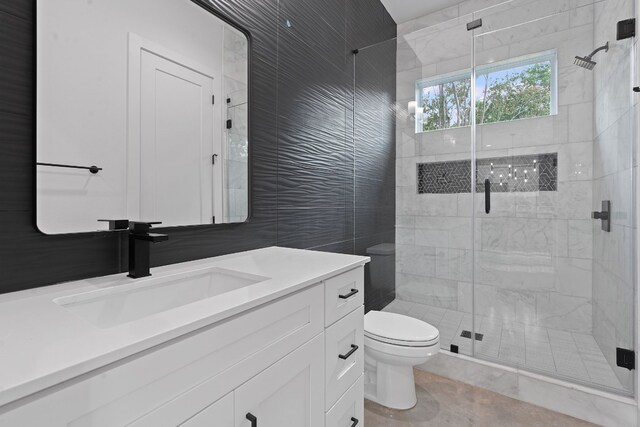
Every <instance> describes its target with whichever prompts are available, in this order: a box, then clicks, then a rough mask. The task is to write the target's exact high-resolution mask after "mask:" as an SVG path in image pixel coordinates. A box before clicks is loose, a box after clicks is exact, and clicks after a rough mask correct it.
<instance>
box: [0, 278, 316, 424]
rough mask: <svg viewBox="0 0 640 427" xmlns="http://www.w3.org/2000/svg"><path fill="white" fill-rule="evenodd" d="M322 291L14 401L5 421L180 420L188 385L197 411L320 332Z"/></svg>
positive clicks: (289, 298) (306, 293)
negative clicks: (184, 394)
mask: <svg viewBox="0 0 640 427" xmlns="http://www.w3.org/2000/svg"><path fill="white" fill-rule="evenodd" d="M323 292H324V290H323V287H322V286H321V285H315V286H313V287H311V288H308V289H305V290H303V291H300V292H297V293H295V294H292V295H289V296H287V297H285V298H282V299H279V300H276V301H273V302H271V303H268V304H265V305H263V306H259V307H256V308H254V309H251V310H248V311H247V312H244V313H241V314H239V315H237V316H234V317H232V318H230V319H228V320H225V321H222V322H219V323H217V324H214V325H211V326H208V327H206V328H203V329H201V330H198V331H194V332H192V333H190V334H187V335H185V336H183V337H180V338H177V339H174V340H172V341H169V342H167V343H165V344H162V345H160V346H158V347H155V348H153V349H149V350H147V351H144V352H142V353H139V354H137V355H134V356H131V357H128V358H126V359H124V360H122V361H120V362H117V363H114V364H113V365H110V366H107V367H104V368H102V369H99V370H98V371H96V372H92V373H88V374H85V375H83V376H80V377H78V378H76V379H74V380H71V381H69V382H67V383H65V384H61V385H59V386H55V387H53V388H51V389H49V390H47V391H43V392H41V393H38V394H37V395H34V396H32V397H29V398H28V399H24V400H25V401H26V402H25V403H24V404H21V402H20V401H19V402H16V403H15V404H12V405H11V406H12V408H11V409H9V410H8V411H7V412H4V413H3V412H2V411H1V410H0V426H2V427H4V426H22V425H24V426H41V425H42V426H44V425H46V426H47V427H62V426H68V425H72V426H73V427H84V426H87V427H88V426H91V427H101V426H104V427H112V426H115V425H127V424H129V423H131V422H133V421H134V420H141V419H142V417H147V416H149V417H148V418H145V422H146V421H149V423H146V424H144V425H154V426H161V425H162V426H164V425H171V426H176V425H179V424H180V423H181V422H184V421H185V419H184V418H182V414H183V413H184V408H183V405H185V401H184V400H181V399H178V397H179V396H181V395H182V394H183V393H185V392H187V391H189V390H192V389H194V388H196V386H197V388H198V390H199V393H197V394H193V395H191V397H190V399H189V400H188V402H186V403H187V404H188V405H189V408H190V412H191V413H192V414H195V413H198V412H200V411H202V410H204V409H205V408H207V407H208V406H209V405H211V404H212V402H216V401H217V400H218V399H221V398H222V397H224V396H225V395H226V394H227V393H229V391H231V390H233V389H234V388H236V387H238V386H239V385H241V384H242V383H244V382H245V381H247V380H249V379H250V378H251V377H253V376H254V375H256V374H258V373H259V372H261V371H262V370H264V369H265V368H266V367H268V366H270V365H271V364H273V363H275V362H276V361H278V360H280V359H281V358H283V357H284V356H286V355H287V354H289V353H291V352H292V351H293V350H295V349H296V348H298V347H300V346H301V345H303V344H304V343H306V342H307V341H309V340H310V339H312V338H313V337H315V336H317V335H318V334H321V333H322V332H323V330H324V326H323V324H324V322H323V317H324V316H323V314H324V313H323V307H322V296H323ZM174 405H175V408H176V409H175V410H171V408H172V407H174ZM165 406H166V408H165ZM161 407H163V411H162V412H158V413H155V412H156V410H157V409H159V408H161ZM2 409H5V408H2ZM164 409H166V410H164ZM154 413H155V415H153V414H154ZM153 420H156V423H155V424H154V423H153V422H152V421H153Z"/></svg>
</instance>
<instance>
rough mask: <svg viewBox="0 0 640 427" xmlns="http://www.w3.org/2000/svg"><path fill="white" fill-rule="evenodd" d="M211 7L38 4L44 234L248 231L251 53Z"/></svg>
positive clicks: (40, 218) (169, 2)
mask: <svg viewBox="0 0 640 427" xmlns="http://www.w3.org/2000/svg"><path fill="white" fill-rule="evenodd" d="M200 3H201V2H192V1H189V0H187V1H182V0H136V1H135V2H131V1H129V0H109V1H89V2H87V1H70V0H37V2H36V4H37V18H38V23H37V77H36V78H37V91H36V97H37V103H36V104H37V116H36V145H37V146H36V156H37V157H36V162H38V163H41V164H40V165H39V166H38V167H37V169H36V186H37V187H36V188H37V203H36V221H37V226H38V229H39V230H41V231H43V232H44V233H48V234H59V233H72V232H88V231H95V230H107V224H106V223H102V222H98V221H97V220H98V219H100V218H111V219H125V218H126V219H129V220H133V221H162V223H163V224H162V225H163V226H188V225H200V224H212V223H214V222H215V223H216V224H218V223H229V222H236V223H237V222H243V221H245V220H246V219H247V217H248V215H249V210H248V207H249V197H248V195H249V179H248V177H249V166H248V163H249V137H248V131H249V126H248V117H249V105H248V88H249V69H248V67H249V63H248V55H249V42H248V39H247V37H246V35H245V34H244V33H243V32H242V31H240V30H238V29H237V28H234V26H233V25H231V24H229V23H226V22H224V21H223V20H222V19H220V18H219V17H217V16H216V15H214V14H213V13H211V12H210V11H208V10H206V8H203V6H202V5H201V4H200ZM212 95H215V103H213V104H212ZM227 120H231V122H232V124H233V126H231V127H230V128H227ZM216 154H217V157H215V159H216V160H215V164H213V161H212V160H213V156H214V155H216ZM44 163H46V164H49V165H46V164H44ZM51 164H57V165H58V166H60V165H62V166H65V165H67V166H69V165H71V166H74V165H76V166H87V167H88V166H91V165H96V166H97V167H99V168H101V169H100V170H99V171H98V172H97V173H91V172H90V171H88V170H84V169H75V168H69V167H54V166H55V165H54V166H51Z"/></svg>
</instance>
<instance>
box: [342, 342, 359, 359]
mask: <svg viewBox="0 0 640 427" xmlns="http://www.w3.org/2000/svg"><path fill="white" fill-rule="evenodd" d="M358 348H359V347H358V346H357V345H355V344H351V350H349V351H348V352H347V353H345V354H339V355H338V357H339V358H340V359H342V360H347V359H348V358H349V356H351V355H352V354H353V353H355V352H356V350H357V349H358Z"/></svg>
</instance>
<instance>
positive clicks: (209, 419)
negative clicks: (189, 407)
mask: <svg viewBox="0 0 640 427" xmlns="http://www.w3.org/2000/svg"><path fill="white" fill-rule="evenodd" d="M211 426H216V427H233V393H229V394H227V395H226V396H225V397H223V398H222V399H220V400H218V401H217V402H215V403H213V404H212V405H210V406H208V407H206V408H205V409H204V410H203V411H201V412H199V413H197V414H196V415H195V416H193V417H192V418H189V419H188V420H187V421H186V422H184V423H182V424H180V427H211Z"/></svg>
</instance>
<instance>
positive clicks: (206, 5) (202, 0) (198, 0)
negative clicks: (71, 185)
mask: <svg viewBox="0 0 640 427" xmlns="http://www.w3.org/2000/svg"><path fill="white" fill-rule="evenodd" d="M41 1H42V0H41ZM191 1H192V2H193V3H194V4H196V5H198V6H200V7H201V8H202V9H204V10H205V11H207V12H209V13H211V14H212V15H214V16H215V17H217V18H219V19H221V20H222V21H224V22H225V23H226V24H228V25H230V26H232V27H233V28H235V29H236V30H238V31H240V32H241V33H242V34H244V36H245V37H246V38H247V49H248V55H247V87H248V90H247V104H248V105H249V108H247V141H248V150H247V155H248V158H247V174H248V176H247V180H248V188H247V198H248V200H247V219H246V220H245V221H244V222H230V223H220V224H193V225H181V226H173V227H158V228H155V229H154V230H162V231H163V232H165V233H170V232H171V231H178V230H185V231H187V230H188V231H191V230H198V229H209V228H212V227H215V228H216V229H219V230H222V229H229V228H235V227H238V226H240V225H242V224H247V223H249V222H251V221H252V219H253V209H252V204H253V202H252V197H251V196H252V189H253V174H252V170H253V167H252V163H253V146H252V144H251V140H252V134H253V130H252V126H251V116H252V112H251V110H252V98H253V96H252V92H253V84H252V83H253V81H252V80H253V79H252V75H253V73H252V70H253V67H252V57H253V55H252V52H253V39H252V36H251V32H249V30H247V29H246V28H244V27H242V26H241V25H240V24H238V23H236V22H235V21H233V20H232V19H231V18H229V17H228V16H226V15H225V14H224V13H222V12H220V11H219V10H217V9H216V8H215V7H214V6H213V5H212V4H211V2H209V1H206V0H191ZM37 9H38V0H33V33H32V37H33V45H34V49H33V52H32V61H33V87H32V90H33V98H32V114H33V117H34V122H33V128H32V129H33V147H34V149H33V159H32V165H33V166H32V167H33V169H32V177H33V207H34V209H33V218H32V220H33V224H34V227H35V229H36V231H38V233H40V234H42V235H45V236H75V235H91V234H96V233H108V232H114V231H116V232H118V231H122V230H95V231H79V232H72V233H56V234H48V233H45V232H44V231H42V230H41V229H40V227H39V226H38V219H37V218H38V209H37V206H38V188H37V186H38V184H37V181H38V180H37V173H38V170H37V159H38V155H37V154H38V135H37V110H38V108H37V107H38V105H37V104H38V103H37V94H38V83H37V82H38V79H37V76H38V18H37V15H38V13H37ZM96 221H97V219H96Z"/></svg>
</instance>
